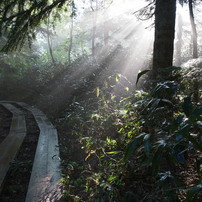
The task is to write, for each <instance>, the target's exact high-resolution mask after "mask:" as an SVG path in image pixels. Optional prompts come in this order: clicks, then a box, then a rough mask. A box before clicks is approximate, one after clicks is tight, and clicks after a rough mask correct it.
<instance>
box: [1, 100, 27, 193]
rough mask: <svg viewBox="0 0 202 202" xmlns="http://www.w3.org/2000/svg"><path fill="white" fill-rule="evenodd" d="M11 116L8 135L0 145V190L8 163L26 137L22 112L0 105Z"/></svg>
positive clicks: (7, 105)
mask: <svg viewBox="0 0 202 202" xmlns="http://www.w3.org/2000/svg"><path fill="white" fill-rule="evenodd" d="M0 104H1V105H2V106H4V107H5V108H6V109H8V110H9V111H10V112H11V113H12V114H13V117H12V123H11V127H10V132H9V135H8V136H7V137H6V138H5V139H4V141H3V142H2V143H1V144H0V190H1V188H2V185H3V182H4V179H5V177H6V173H7V171H8V170H9V167H10V163H11V162H12V161H13V160H14V158H15V156H16V154H17V152H18V150H19V148H20V146H21V144H22V142H23V140H24V137H25V136H26V123H25V116H24V114H23V112H22V111H21V110H19V109H17V108H16V107H14V106H13V105H11V104H8V103H0Z"/></svg>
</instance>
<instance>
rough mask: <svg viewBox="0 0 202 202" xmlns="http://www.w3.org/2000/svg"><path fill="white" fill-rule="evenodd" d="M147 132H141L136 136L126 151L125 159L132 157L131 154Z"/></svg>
mask: <svg viewBox="0 0 202 202" xmlns="http://www.w3.org/2000/svg"><path fill="white" fill-rule="evenodd" d="M145 134H146V133H141V134H140V135H138V136H136V137H135V139H134V140H132V141H131V142H130V143H129V144H128V147H127V149H126V153H125V160H127V159H128V158H130V157H131V155H132V154H133V153H134V152H135V151H136V150H137V149H138V146H139V142H140V140H141V139H143V137H144V136H145Z"/></svg>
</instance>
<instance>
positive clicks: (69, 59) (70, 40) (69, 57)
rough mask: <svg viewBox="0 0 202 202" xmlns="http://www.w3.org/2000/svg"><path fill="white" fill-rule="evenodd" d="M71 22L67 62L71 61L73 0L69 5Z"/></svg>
mask: <svg viewBox="0 0 202 202" xmlns="http://www.w3.org/2000/svg"><path fill="white" fill-rule="evenodd" d="M71 9H72V12H71V15H70V17H71V22H70V33H69V48H68V54H67V60H68V63H69V64H70V63H71V51H72V45H73V29H74V16H75V15H76V13H75V12H76V7H75V3H74V0H73V1H72V5H71Z"/></svg>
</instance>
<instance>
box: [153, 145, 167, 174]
mask: <svg viewBox="0 0 202 202" xmlns="http://www.w3.org/2000/svg"><path fill="white" fill-rule="evenodd" d="M163 152H164V145H160V146H159V147H158V149H157V150H156V152H155V154H154V157H153V159H152V174H153V175H154V176H156V175H157V174H158V170H159V165H160V163H161V159H162V157H163Z"/></svg>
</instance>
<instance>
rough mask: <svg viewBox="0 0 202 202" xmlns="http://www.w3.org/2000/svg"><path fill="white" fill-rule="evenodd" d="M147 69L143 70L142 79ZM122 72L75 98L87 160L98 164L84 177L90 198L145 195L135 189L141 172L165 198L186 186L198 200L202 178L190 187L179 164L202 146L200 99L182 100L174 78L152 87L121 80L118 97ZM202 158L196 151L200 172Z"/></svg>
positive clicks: (173, 198) (76, 122)
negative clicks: (131, 87) (137, 87)
mask: <svg viewBox="0 0 202 202" xmlns="http://www.w3.org/2000/svg"><path fill="white" fill-rule="evenodd" d="M173 70H176V68H174V69H173ZM173 70H172V71H173ZM177 70H178V68H177ZM145 73H146V72H145ZM143 75H144V74H143V73H142V74H139V76H138V79H137V82H138V81H139V79H140V78H141V76H143ZM121 77H122V75H121V74H114V75H113V76H110V77H108V79H107V80H105V81H104V82H103V85H101V86H97V87H96V88H95V89H94V98H92V99H91V100H89V101H78V103H76V102H74V104H73V106H74V107H76V111H75V112H74V113H75V114H72V113H71V114H70V115H67V117H68V118H67V121H68V123H69V126H71V127H73V129H72V131H74V132H75V134H77V135H78V137H79V139H80V142H81V144H82V149H83V150H84V151H85V152H86V157H85V161H86V163H87V164H88V165H89V164H90V165H91V164H92V166H93V169H94V172H91V174H90V175H89V176H88V177H87V178H85V179H84V182H83V183H84V184H85V193H86V194H87V195H88V196H89V197H90V199H89V200H98V201H99V200H101V199H102V200H103V201H116V200H117V199H118V198H119V199H120V200H123V201H124V200H126V199H127V200H129V199H131V200H132V201H133V200H134V199H138V198H142V197H145V195H144V196H143V195H141V194H137V193H136V192H134V190H137V186H136V184H139V183H140V182H141V180H139V179H136V177H137V176H139V178H141V176H142V178H144V179H145V180H146V181H147V180H148V183H149V182H150V181H151V180H154V181H155V183H156V189H157V190H158V191H157V192H161V194H162V195H161V197H162V198H164V199H165V200H170V201H179V200H180V195H181V194H182V190H184V192H185V193H186V197H187V200H188V201H191V200H192V201H193V200H194V199H195V198H197V197H199V192H200V190H201V187H200V184H199V185H197V184H196V185H195V186H193V187H191V188H190V187H185V186H184V184H183V182H182V180H181V179H179V178H178V177H179V176H178V174H176V173H177V172H176V170H178V169H180V167H182V166H184V167H186V165H187V164H188V163H189V155H188V154H192V152H193V151H198V152H202V147H201V137H200V134H201V121H202V116H201V114H202V111H201V109H202V108H201V105H197V104H195V103H193V102H192V100H191V99H190V97H185V98H184V99H180V100H179V99H178V98H179V97H180V96H182V94H183V92H182V89H180V88H179V87H180V85H179V83H178V81H172V80H171V81H164V82H157V83H156V84H155V86H154V87H153V89H152V90H151V91H148V92H143V91H127V88H126V87H124V86H122V90H123V92H124V93H123V94H122V96H120V97H118V96H116V95H115V94H114V91H113V90H114V89H115V88H116V85H117V84H118V83H119V82H121ZM114 82H115V83H114ZM180 92H181V94H180ZM89 103H90V105H89ZM83 109H85V110H83ZM72 121H73V122H72ZM78 128H79V130H78ZM201 162H202V161H201V158H199V157H197V161H196V165H195V171H196V173H198V177H200V176H201ZM94 164H97V166H95V165H94ZM85 169H86V170H88V168H87V167H86V168H85ZM91 169H92V167H91ZM150 191H151V190H150ZM150 191H149V190H148V193H147V195H148V197H149V195H150V194H151V193H150ZM122 193H126V194H122ZM151 195H152V194H151ZM159 197H160V196H159ZM162 198H161V199H162ZM145 199H148V198H147V196H146V197H145Z"/></svg>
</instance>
